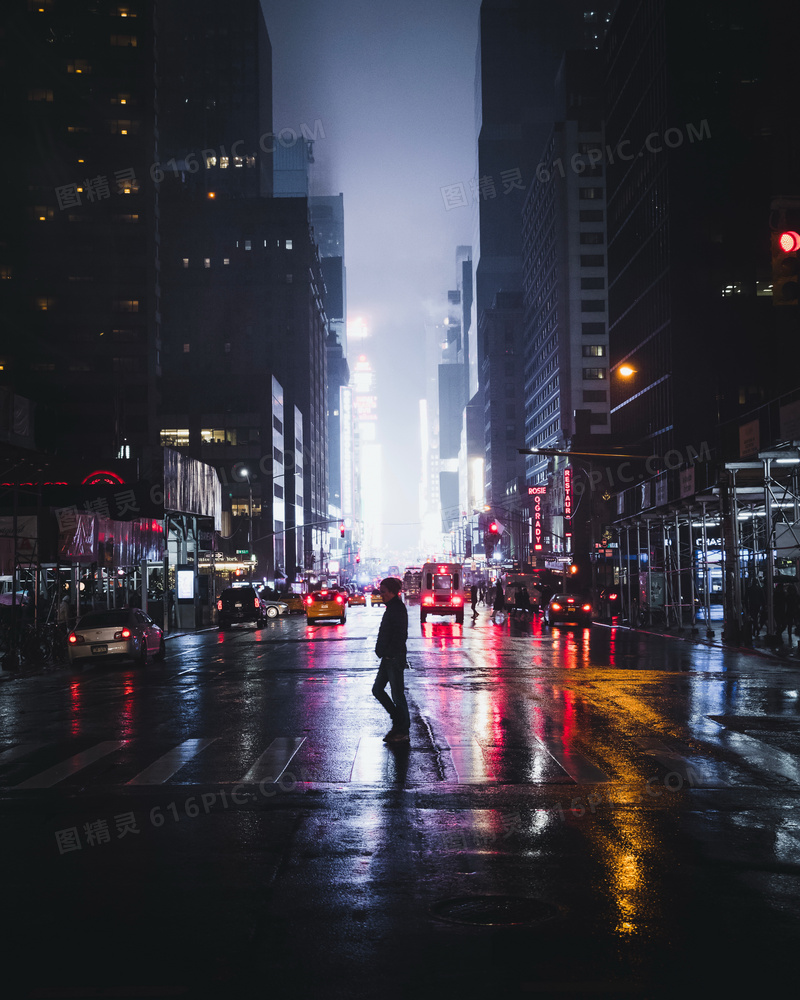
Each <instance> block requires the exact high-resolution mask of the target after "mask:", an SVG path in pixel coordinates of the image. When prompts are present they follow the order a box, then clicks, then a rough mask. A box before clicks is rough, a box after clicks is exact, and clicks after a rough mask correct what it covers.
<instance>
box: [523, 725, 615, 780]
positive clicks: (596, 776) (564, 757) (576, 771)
mask: <svg viewBox="0 0 800 1000" xmlns="http://www.w3.org/2000/svg"><path fill="white" fill-rule="evenodd" d="M534 739H535V740H536V742H537V743H538V744H539V745H540V746H541V747H542V748H543V749H544V750H545V752H546V753H548V754H549V755H550V756H551V757H552V758H553V760H554V761H555V762H556V764H558V766H559V767H560V768H561V769H562V771H565V772H566V773H567V774H568V775H569V777H570V778H572V780H573V781H574V782H575V783H576V784H578V785H595V784H600V783H601V782H605V781H611V779H610V778H609V776H608V775H607V774H606V773H605V771H601V770H600V768H599V767H597V766H596V765H595V764H593V763H592V762H591V761H590V760H587V759H586V757H584V756H583V754H582V753H578V751H577V750H570V749H564V747H563V746H554V745H552V744H548V743H545V742H544V740H542V739H540V738H539V737H538V736H535V737H534Z"/></svg>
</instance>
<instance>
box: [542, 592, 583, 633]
mask: <svg viewBox="0 0 800 1000" xmlns="http://www.w3.org/2000/svg"><path fill="white" fill-rule="evenodd" d="M542 624H543V625H583V626H588V625H591V624H592V605H591V604H590V603H589V602H588V601H586V600H584V599H583V598H582V597H576V596H573V595H571V594H554V595H553V596H552V597H551V598H550V600H549V601H548V602H547V607H546V608H545V609H544V614H543V616H542Z"/></svg>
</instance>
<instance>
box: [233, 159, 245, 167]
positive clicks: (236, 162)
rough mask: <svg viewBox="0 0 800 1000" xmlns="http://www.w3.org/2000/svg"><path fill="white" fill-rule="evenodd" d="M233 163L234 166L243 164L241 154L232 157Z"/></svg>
mask: <svg viewBox="0 0 800 1000" xmlns="http://www.w3.org/2000/svg"><path fill="white" fill-rule="evenodd" d="M233 165H234V167H243V166H244V160H243V159H242V157H241V156H234V158H233Z"/></svg>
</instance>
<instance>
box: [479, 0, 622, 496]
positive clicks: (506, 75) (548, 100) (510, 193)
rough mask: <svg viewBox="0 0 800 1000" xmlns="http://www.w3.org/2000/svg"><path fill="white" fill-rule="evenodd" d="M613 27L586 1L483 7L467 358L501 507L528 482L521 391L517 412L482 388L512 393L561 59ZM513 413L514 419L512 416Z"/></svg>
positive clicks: (487, 3)
mask: <svg viewBox="0 0 800 1000" xmlns="http://www.w3.org/2000/svg"><path fill="white" fill-rule="evenodd" d="M607 18H608V11H607V10H606V9H605V8H603V9H601V10H587V9H586V4H585V3H584V2H583V0H579V2H576V0H565V2H562V3H559V4H551V3H547V2H544V0H535V2H530V0H528V2H523V0H484V2H483V3H482V4H481V13H480V39H479V45H478V54H477V65H476V84H475V89H476V131H477V176H476V180H477V191H478V198H477V201H476V213H475V227H474V230H475V231H474V235H473V249H474V251H475V256H474V262H475V263H474V274H475V282H474V305H473V322H472V324H471V333H470V337H471V342H470V351H469V353H470V358H472V357H473V356H474V358H475V361H476V364H475V367H474V369H471V373H472V377H471V378H470V385H469V394H470V398H472V397H473V396H474V395H475V394H476V393H477V392H480V393H481V394H482V395H483V402H484V406H485V415H486V423H485V440H486V463H485V476H486V480H485V490H486V497H487V499H488V500H489V502H490V503H500V502H501V501H502V500H503V498H504V497H505V496H506V495H507V491H508V489H509V488H510V484H519V483H520V482H522V479H523V476H524V463H523V460H522V458H521V456H519V455H518V454H517V452H516V451H515V450H513V449H512V447H511V445H512V443H513V444H514V445H515V446H516V448H519V447H520V446H521V444H522V441H523V440H524V419H523V417H524V407H523V406H522V396H521V389H520V392H519V394H518V395H517V396H516V397H515V398H514V400H513V404H512V401H511V400H508V401H507V400H506V399H505V398H504V397H500V396H497V394H496V393H495V394H492V393H491V392H490V391H489V390H488V389H487V385H486V378H487V377H490V376H493V377H494V385H495V386H502V388H503V390H505V389H507V387H508V384H507V383H506V382H505V381H503V380H498V378H497V375H498V373H499V372H501V371H502V370H503V369H504V367H505V366H506V363H507V362H508V361H509V360H510V357H507V354H506V349H507V347H509V346H510V345H511V344H513V345H514V348H513V349H514V352H515V356H514V360H515V362H519V361H520V360H521V358H522V353H521V352H522V350H523V331H522V319H523V310H522V292H523V280H522V226H521V221H520V220H521V217H522V210H523V204H524V200H525V196H526V192H527V190H528V187H529V185H530V184H531V183H532V181H533V178H534V176H535V173H536V169H537V166H538V163H539V156H540V155H541V151H542V149H543V147H544V144H545V141H546V139H547V136H548V135H549V133H550V130H551V128H552V126H553V122H554V121H555V119H556V117H557V114H556V102H555V88H554V81H555V77H556V74H557V72H558V68H559V64H560V62H561V58H562V55H563V53H564V51H565V50H566V49H569V48H579V47H582V46H583V47H585V48H590V49H595V48H598V47H599V45H600V44H601V42H602V38H603V35H604V32H605V27H606V21H607ZM510 94H513V95H514V99H513V100H510V99H509V95H510ZM512 303H514V304H513V305H512ZM490 313H493V314H494V315H490ZM498 324H499V327H501V328H502V333H501V334H500V335H498V334H497V330H498ZM513 324H516V326H515V327H514V329H513V331H512V330H511V329H510V326H511V325H513ZM487 337H488V340H487V339H486V338H487ZM472 338H474V341H473V339H472ZM473 346H474V351H473ZM476 377H477V382H476ZM512 405H513V409H514V415H513V417H512V416H510V415H509V414H510V408H511V406H512ZM495 446H496V448H497V450H494V451H493V448H494V447H495ZM515 488H516V487H515Z"/></svg>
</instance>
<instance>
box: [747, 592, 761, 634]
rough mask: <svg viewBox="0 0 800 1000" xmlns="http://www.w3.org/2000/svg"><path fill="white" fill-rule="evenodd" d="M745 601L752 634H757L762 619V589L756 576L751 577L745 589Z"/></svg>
mask: <svg viewBox="0 0 800 1000" xmlns="http://www.w3.org/2000/svg"><path fill="white" fill-rule="evenodd" d="M745 603H746V605H747V614H748V615H749V617H750V622H751V624H752V628H753V635H754V636H756V637H757V636H758V634H759V632H760V631H761V625H762V619H763V617H764V591H763V590H762V589H761V584H760V583H759V582H758V579H757V578H751V580H750V583H749V584H748V585H747V590H746V591H745Z"/></svg>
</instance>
